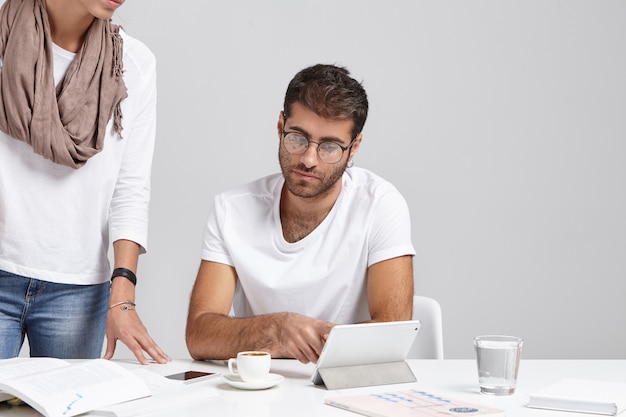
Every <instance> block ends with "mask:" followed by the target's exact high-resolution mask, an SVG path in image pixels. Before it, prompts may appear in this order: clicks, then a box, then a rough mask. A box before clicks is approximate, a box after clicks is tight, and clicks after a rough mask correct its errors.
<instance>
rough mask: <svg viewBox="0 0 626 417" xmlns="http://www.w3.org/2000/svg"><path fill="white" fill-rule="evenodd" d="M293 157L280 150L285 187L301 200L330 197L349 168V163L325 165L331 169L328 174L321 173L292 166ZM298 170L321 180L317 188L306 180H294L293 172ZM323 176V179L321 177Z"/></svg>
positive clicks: (317, 183) (279, 157) (302, 166)
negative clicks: (290, 162) (290, 161)
mask: <svg viewBox="0 0 626 417" xmlns="http://www.w3.org/2000/svg"><path fill="white" fill-rule="evenodd" d="M291 156H292V155H290V154H289V153H288V152H287V151H285V150H284V149H282V147H281V148H280V149H279V152H278V161H279V162H280V168H281V170H282V172H283V177H284V178H285V185H286V186H287V190H289V192H290V193H291V194H293V195H295V196H297V197H301V198H321V197H324V196H326V195H328V194H329V193H330V192H331V191H332V190H333V188H334V186H335V184H336V183H337V181H339V180H341V177H342V175H343V173H344V171H345V170H346V167H347V166H348V162H347V161H346V162H344V163H336V164H324V163H323V162H322V164H324V165H325V166H328V167H330V168H331V169H330V170H329V171H328V172H320V171H321V170H316V169H311V168H307V167H305V166H304V165H303V164H299V165H297V166H291V165H290V164H289V160H290V159H291ZM292 170H297V171H300V172H305V173H310V174H314V175H315V176H316V177H318V178H319V181H318V182H316V185H315V186H313V187H312V186H311V182H309V181H304V180H297V179H293V178H292V176H291V171H292ZM320 176H321V177H320Z"/></svg>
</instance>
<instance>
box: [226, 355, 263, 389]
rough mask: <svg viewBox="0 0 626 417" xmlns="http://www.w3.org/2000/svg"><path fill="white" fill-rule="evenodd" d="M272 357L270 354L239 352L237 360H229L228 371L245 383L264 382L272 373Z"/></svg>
mask: <svg viewBox="0 0 626 417" xmlns="http://www.w3.org/2000/svg"><path fill="white" fill-rule="evenodd" d="M271 363H272V356H271V355H270V354H269V353H268V352H262V351H246V352H239V353H238V354H237V358H230V359H229V360H228V369H229V370H230V373H231V374H233V375H238V376H239V377H240V378H241V380H242V381H244V382H256V381H263V380H265V379H266V378H267V376H268V375H269V373H270V365H271Z"/></svg>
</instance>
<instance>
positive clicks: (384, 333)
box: [311, 320, 421, 385]
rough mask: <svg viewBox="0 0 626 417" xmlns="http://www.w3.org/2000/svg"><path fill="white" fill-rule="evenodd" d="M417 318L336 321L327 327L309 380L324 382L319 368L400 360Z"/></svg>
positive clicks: (412, 337) (416, 327)
mask: <svg viewBox="0 0 626 417" xmlns="http://www.w3.org/2000/svg"><path fill="white" fill-rule="evenodd" d="M420 326H421V322H420V321H419V320H408V321H389V322H376V323H362V324H338V325H336V326H335V327H333V328H332V329H331V330H330V333H329V335H328V339H327V340H326V343H325V344H324V348H323V349H322V353H321V354H320V357H319V359H318V361H317V364H316V366H315V371H314V372H313V375H312V377H311V380H312V381H313V383H314V384H316V385H322V384H323V381H322V378H321V376H320V374H319V369H324V368H334V367H341V366H353V365H369V364H378V363H389V362H402V361H404V360H406V358H407V354H408V353H409V350H410V349H411V346H412V345H413V342H414V340H415V337H416V336H417V333H418V332H419V329H420Z"/></svg>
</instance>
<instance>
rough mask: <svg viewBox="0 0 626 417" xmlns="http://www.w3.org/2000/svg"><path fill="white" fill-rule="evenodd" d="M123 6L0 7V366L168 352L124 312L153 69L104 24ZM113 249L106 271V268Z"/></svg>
mask: <svg viewBox="0 0 626 417" xmlns="http://www.w3.org/2000/svg"><path fill="white" fill-rule="evenodd" d="M123 2H124V0H6V1H5V3H4V4H3V5H2V9H1V11H0V59H1V67H0V358H9V357H14V356H17V355H18V354H19V351H20V349H21V346H22V344H23V342H24V337H27V338H28V342H29V346H30V354H31V356H50V357H59V358H97V357H100V356H101V355H102V346H103V339H104V336H105V332H106V339H107V348H106V352H105V355H104V357H105V358H111V357H112V356H113V353H114V350H115V344H116V341H117V340H121V341H122V342H123V343H125V344H126V346H128V348H129V349H130V350H131V351H132V352H133V353H134V354H135V356H136V357H137V359H138V360H139V361H140V362H141V363H147V360H146V358H145V356H144V353H143V352H144V351H145V352H146V353H147V354H148V355H149V356H150V357H152V358H153V359H154V360H156V361H157V362H160V363H163V362H166V361H168V360H169V357H168V356H167V355H166V354H165V353H164V352H163V351H162V350H161V349H160V348H159V347H158V346H157V344H156V343H155V342H154V341H153V340H152V338H151V337H150V335H149V334H148V332H147V330H146V328H145V327H144V326H143V324H142V322H141V320H140V318H139V316H138V315H137V312H136V310H135V284H136V277H135V272H136V268H137V261H138V257H139V254H140V253H142V252H144V251H145V247H146V242H147V229H148V203H149V193H150V170H151V161H152V153H153V148H154V137H155V124H156V65H155V59H154V56H153V54H152V53H151V52H150V51H149V50H148V48H147V47H146V46H145V45H144V44H142V43H141V42H139V41H137V40H135V39H133V38H132V37H130V36H128V35H127V34H126V33H124V32H123V31H122V30H121V29H120V28H119V27H118V26H116V25H113V24H112V23H111V17H112V15H113V13H114V12H115V10H116V9H117V8H118V7H119V6H121V5H122V3H123ZM110 242H113V253H114V263H115V265H114V268H113V273H111V268H110V264H109V261H108V250H109V246H110Z"/></svg>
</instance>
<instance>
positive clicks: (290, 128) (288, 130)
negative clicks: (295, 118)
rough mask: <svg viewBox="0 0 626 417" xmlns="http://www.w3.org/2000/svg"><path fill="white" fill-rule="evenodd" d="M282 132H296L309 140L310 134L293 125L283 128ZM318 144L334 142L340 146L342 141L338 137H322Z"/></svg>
mask: <svg viewBox="0 0 626 417" xmlns="http://www.w3.org/2000/svg"><path fill="white" fill-rule="evenodd" d="M284 130H285V131H286V132H290V131H292V130H295V131H297V132H298V133H301V134H302V135H303V136H305V137H306V138H307V139H310V138H311V134H310V133H309V132H307V131H306V129H303V128H301V127H300V126H298V125H294V126H291V127H289V128H287V127H285V128H284ZM319 141H320V142H336V143H338V144H340V145H343V139H341V138H340V137H337V136H322V137H321V138H319Z"/></svg>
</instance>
